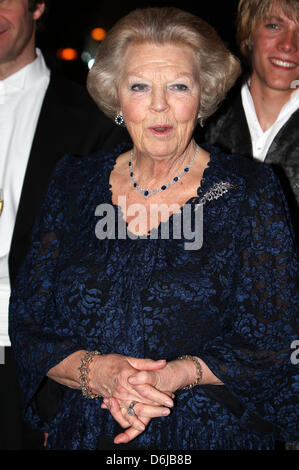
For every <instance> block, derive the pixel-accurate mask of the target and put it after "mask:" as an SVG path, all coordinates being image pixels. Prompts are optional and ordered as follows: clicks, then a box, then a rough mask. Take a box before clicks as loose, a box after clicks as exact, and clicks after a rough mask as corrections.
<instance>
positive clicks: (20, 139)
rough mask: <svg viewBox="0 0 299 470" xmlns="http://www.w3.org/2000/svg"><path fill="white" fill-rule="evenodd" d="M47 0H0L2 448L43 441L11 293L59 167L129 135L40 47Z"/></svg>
mask: <svg viewBox="0 0 299 470" xmlns="http://www.w3.org/2000/svg"><path fill="white" fill-rule="evenodd" d="M45 7H46V1H45V0H4V1H3V2H0V103H1V104H0V106H1V107H0V126H1V142H0V188H1V189H3V192H4V205H3V211H2V214H1V216H0V347H2V348H3V347H5V363H4V364H2V365H1V364H0V383H1V387H0V449H23V448H42V444H43V436H42V435H37V434H36V435H35V434H33V433H31V432H29V430H28V429H26V426H25V425H24V423H22V419H21V412H20V404H19V397H18V389H17V374H16V371H15V365H14V360H13V357H12V352H11V348H10V341H9V336H8V298H9V293H10V288H11V286H12V285H13V283H14V280H15V277H16V275H17V273H18V270H19V268H20V265H21V264H22V262H23V260H24V258H25V255H26V252H27V250H28V248H29V244H30V237H31V231H32V228H33V223H34V219H35V216H36V214H37V212H38V210H39V207H40V204H41V201H42V199H43V197H44V194H45V192H46V189H47V186H48V183H49V180H50V176H51V173H52V171H53V169H54V167H55V165H56V163H57V161H58V159H59V158H60V157H62V156H63V155H64V154H66V153H73V154H81V155H84V154H88V153H92V152H93V151H96V150H99V149H105V150H109V149H113V148H114V147H115V146H116V145H117V144H118V143H120V142H122V141H124V140H128V135H127V133H126V131H124V130H122V129H121V128H118V127H116V126H115V125H114V124H113V123H112V122H111V121H110V120H109V119H108V118H107V117H105V116H104V115H103V114H102V113H101V112H100V111H99V110H98V108H97V107H96V105H95V104H94V102H93V101H92V100H91V98H90V97H89V95H88V93H87V91H86V90H85V89H84V88H82V87H80V86H79V85H77V84H75V83H72V82H70V81H66V80H63V79H60V78H58V77H55V75H53V74H52V73H50V71H49V70H48V68H47V66H46V64H45V62H44V60H43V57H42V54H41V52H40V51H39V50H37V49H36V47H35V34H36V23H37V21H38V20H39V19H40V18H41V17H42V15H43V14H44V11H45Z"/></svg>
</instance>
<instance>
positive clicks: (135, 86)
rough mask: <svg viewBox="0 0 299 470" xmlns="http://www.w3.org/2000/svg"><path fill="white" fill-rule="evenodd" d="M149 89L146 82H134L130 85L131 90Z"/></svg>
mask: <svg viewBox="0 0 299 470" xmlns="http://www.w3.org/2000/svg"><path fill="white" fill-rule="evenodd" d="M147 89H148V85H146V84H145V83H133V85H130V90H131V91H139V92H140V91H146V90H147Z"/></svg>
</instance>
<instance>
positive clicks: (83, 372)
mask: <svg viewBox="0 0 299 470" xmlns="http://www.w3.org/2000/svg"><path fill="white" fill-rule="evenodd" d="M100 355H101V353H100V352H99V351H87V352H86V353H85V354H84V356H83V357H81V365H80V367H78V370H79V385H80V388H81V390H82V395H83V396H84V397H85V398H91V399H92V400H94V399H95V398H99V397H100V396H101V395H98V394H97V393H92V391H91V390H90V387H89V376H88V375H89V365H90V363H91V361H92V360H93V358H94V356H100Z"/></svg>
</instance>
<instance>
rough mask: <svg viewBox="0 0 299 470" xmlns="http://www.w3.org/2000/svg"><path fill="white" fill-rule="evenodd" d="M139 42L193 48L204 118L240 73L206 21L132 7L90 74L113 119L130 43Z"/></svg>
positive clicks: (89, 82)
mask: <svg viewBox="0 0 299 470" xmlns="http://www.w3.org/2000/svg"><path fill="white" fill-rule="evenodd" d="M140 43H154V44H157V45H165V44H175V45H178V44H183V45H188V46H190V47H191V48H192V49H193V52H194V59H195V62H196V63H197V64H198V72H199V83H200V90H201V93H200V95H201V96H200V103H199V114H200V115H201V117H203V118H207V117H208V116H210V115H211V114H213V112H214V111H215V110H216V109H217V107H218V105H219V104H220V102H221V101H222V100H223V99H224V98H225V96H226V93H227V92H228V90H229V89H230V88H231V87H232V86H233V84H234V83H235V81H236V79H237V77H238V76H239V75H240V73H241V67H240V63H239V61H238V60H237V59H236V58H235V57H234V56H233V55H232V54H231V53H230V51H229V50H228V49H227V48H226V47H225V45H224V44H223V42H222V40H221V39H220V37H219V36H218V35H217V33H216V32H215V30H214V29H213V28H212V27H211V26H210V25H209V24H208V23H206V22H205V21H204V20H202V19H200V18H198V17H196V16H194V15H192V14H191V13H187V12H185V11H182V10H180V9H178V8H172V7H165V8H144V9H138V10H134V11H132V12H131V13H129V14H128V15H127V16H125V17H124V18H122V19H120V20H119V21H118V22H117V23H116V24H115V25H114V26H113V27H112V29H111V30H110V31H108V34H107V36H106V38H105V39H104V41H103V42H102V43H101V44H100V46H99V49H98V52H97V55H96V58H95V62H94V65H93V67H92V68H91V70H90V71H89V74H88V78H87V87H88V91H89V93H90V95H91V96H92V97H93V99H94V100H95V102H96V103H97V105H98V106H99V108H100V109H102V111H104V113H106V114H107V115H108V116H109V117H112V118H113V117H114V116H115V115H116V114H117V113H118V112H119V110H120V108H121V106H120V103H119V98H118V87H119V81H120V77H121V69H122V66H123V57H124V56H125V52H126V50H127V47H128V46H129V45H131V44H140Z"/></svg>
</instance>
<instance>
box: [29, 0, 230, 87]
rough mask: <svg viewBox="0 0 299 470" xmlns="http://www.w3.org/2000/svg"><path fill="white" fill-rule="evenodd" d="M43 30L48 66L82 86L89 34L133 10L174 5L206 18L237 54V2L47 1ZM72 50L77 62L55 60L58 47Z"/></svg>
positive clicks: (41, 38)
mask: <svg viewBox="0 0 299 470" xmlns="http://www.w3.org/2000/svg"><path fill="white" fill-rule="evenodd" d="M48 3H49V6H48V12H47V15H46V18H45V22H44V27H43V29H42V30H41V31H40V32H39V34H38V37H37V45H38V47H40V48H41V49H42V51H43V53H44V55H45V58H46V61H47V63H48V65H49V67H50V68H51V69H52V70H55V71H56V72H59V73H61V74H62V75H65V76H67V77H68V78H71V79H73V80H74V81H77V82H80V83H85V80H86V74H87V72H88V66H87V64H86V63H85V62H83V61H82V59H81V54H82V53H83V52H84V51H86V50H89V49H88V47H89V46H90V39H89V38H90V31H91V30H92V29H93V28H95V27H102V28H104V29H106V30H108V29H109V28H110V27H111V26H112V25H113V24H114V23H115V22H116V21H117V20H118V19H119V18H121V17H122V16H124V15H126V14H127V13H129V12H130V11H132V10H135V9H136V8H142V7H149V6H150V7H162V6H175V7H178V8H181V9H183V10H186V11H189V12H190V13H193V14H196V15H197V16H199V17H201V18H203V19H205V20H206V21H207V22H208V23H210V24H211V25H212V26H213V27H214V28H215V29H216V31H217V32H218V34H219V35H220V36H221V38H222V39H223V41H224V42H225V43H226V44H227V46H228V47H229V48H230V49H231V50H232V51H233V52H234V53H237V48H236V45H235V14H236V8H237V3H238V0H220V1H219V0H218V1H216V0H205V1H202V0H197V1H196V0H195V1H193V2H188V1H181V2H177V1H171V2H169V1H168V2H167V1H151V0H147V1H132V0H127V1H126V0H123V1H118V0H111V1H107V0H106V1H102V0H84V1H74V0H49V2H48ZM67 47H71V48H75V49H76V50H77V51H78V53H79V56H78V59H77V60H74V61H64V60H61V59H58V58H57V55H56V53H57V50H58V49H59V48H67Z"/></svg>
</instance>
